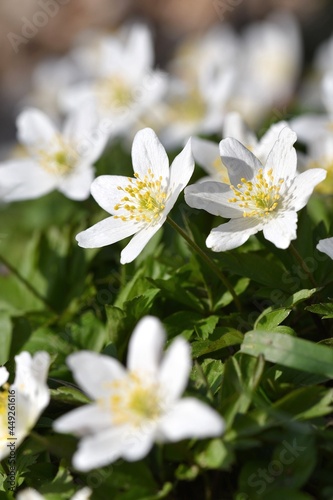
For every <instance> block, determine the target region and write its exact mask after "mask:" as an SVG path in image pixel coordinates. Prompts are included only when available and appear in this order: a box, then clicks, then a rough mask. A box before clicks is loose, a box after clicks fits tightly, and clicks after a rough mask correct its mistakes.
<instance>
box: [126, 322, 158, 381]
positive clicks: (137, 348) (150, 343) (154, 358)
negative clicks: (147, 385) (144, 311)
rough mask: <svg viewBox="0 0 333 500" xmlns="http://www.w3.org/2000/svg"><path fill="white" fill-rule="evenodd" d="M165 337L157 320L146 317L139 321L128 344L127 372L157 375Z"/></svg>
mask: <svg viewBox="0 0 333 500" xmlns="http://www.w3.org/2000/svg"><path fill="white" fill-rule="evenodd" d="M165 337H166V335H165V330H164V328H163V325H162V323H161V322H160V320H159V319H158V318H155V317H153V316H146V317H145V318H143V319H141V320H140V321H139V322H138V324H137V325H136V327H135V329H134V331H133V333H132V336H131V339H130V342H129V346H128V355H127V368H128V370H130V371H133V372H138V373H140V372H143V373H145V372H148V373H152V374H153V375H154V374H157V372H158V367H159V364H160V361H161V356H162V350H163V345H164V342H165Z"/></svg>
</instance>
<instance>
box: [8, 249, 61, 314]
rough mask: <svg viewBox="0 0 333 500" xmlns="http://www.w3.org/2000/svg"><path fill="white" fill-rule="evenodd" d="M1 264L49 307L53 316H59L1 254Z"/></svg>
mask: <svg viewBox="0 0 333 500" xmlns="http://www.w3.org/2000/svg"><path fill="white" fill-rule="evenodd" d="M0 262H2V263H3V264H4V265H5V266H6V267H7V268H8V269H9V271H10V272H11V273H12V274H13V275H14V276H16V278H17V279H18V280H19V281H20V282H21V283H23V285H24V286H25V287H26V288H27V289H28V290H29V291H30V292H31V293H32V294H33V295H34V296H35V297H37V299H38V300H40V301H41V302H43V304H44V305H45V306H46V307H47V309H48V310H49V311H51V312H52V313H53V314H57V315H58V313H57V312H56V311H55V310H54V309H53V307H52V306H51V304H49V303H48V301H47V299H46V298H45V297H43V295H41V294H40V293H39V292H38V290H36V288H35V287H34V286H32V285H31V283H29V281H27V280H26V279H25V278H24V276H22V274H20V273H19V271H18V270H17V269H15V267H14V266H12V264H11V263H10V262H8V260H7V259H6V258H5V257H3V255H1V254H0Z"/></svg>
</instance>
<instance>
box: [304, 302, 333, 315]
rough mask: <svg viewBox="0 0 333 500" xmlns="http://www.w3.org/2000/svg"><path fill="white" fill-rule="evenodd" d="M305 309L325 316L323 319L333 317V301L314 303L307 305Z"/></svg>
mask: <svg viewBox="0 0 333 500" xmlns="http://www.w3.org/2000/svg"><path fill="white" fill-rule="evenodd" d="M305 309H306V310H307V311H310V312H312V313H315V314H320V315H321V316H322V317H323V319H330V318H333V303H332V302H328V303H321V304H314V305H312V306H307V307H306V308H305Z"/></svg>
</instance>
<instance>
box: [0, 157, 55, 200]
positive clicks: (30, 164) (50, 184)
mask: <svg viewBox="0 0 333 500" xmlns="http://www.w3.org/2000/svg"><path fill="white" fill-rule="evenodd" d="M0 185H1V186H2V187H3V190H4V196H3V199H4V201H6V202H10V201H19V200H30V199H33V198H39V197H40V196H43V195H45V194H47V193H50V192H51V191H53V190H54V189H56V188H57V178H56V177H55V176H53V175H50V174H49V173H48V172H46V171H44V170H43V169H42V168H40V166H39V165H38V164H37V163H35V162H34V161H32V160H13V161H8V162H5V163H3V164H2V166H1V167H0Z"/></svg>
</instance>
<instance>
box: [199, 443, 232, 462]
mask: <svg viewBox="0 0 333 500" xmlns="http://www.w3.org/2000/svg"><path fill="white" fill-rule="evenodd" d="M195 460H196V463H197V464H198V465H200V467H202V468H204V469H227V468H229V466H230V465H231V464H232V462H233V461H234V460H235V455H234V453H233V451H232V449H231V446H230V445H228V444H226V443H224V442H223V441H222V440H221V439H212V440H211V441H210V442H209V444H208V445H207V446H206V447H205V449H204V450H202V451H200V452H199V453H196V455H195Z"/></svg>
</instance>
